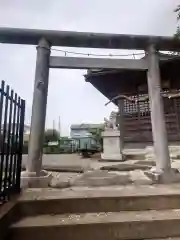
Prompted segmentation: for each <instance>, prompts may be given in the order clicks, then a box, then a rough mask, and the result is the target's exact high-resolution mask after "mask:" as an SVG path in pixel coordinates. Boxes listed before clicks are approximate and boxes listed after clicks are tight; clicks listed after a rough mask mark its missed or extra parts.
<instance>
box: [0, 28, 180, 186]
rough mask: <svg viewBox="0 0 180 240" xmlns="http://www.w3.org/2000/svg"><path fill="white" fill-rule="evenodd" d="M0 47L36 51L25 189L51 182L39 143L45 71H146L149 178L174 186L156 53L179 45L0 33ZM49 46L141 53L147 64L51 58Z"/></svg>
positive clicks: (146, 39) (117, 37)
mask: <svg viewBox="0 0 180 240" xmlns="http://www.w3.org/2000/svg"><path fill="white" fill-rule="evenodd" d="M0 43H9V44H26V45H37V61H36V72H35V83H34V93H33V105H32V118H31V131H30V141H29V153H28V161H27V166H26V172H25V173H24V174H23V175H22V176H23V178H26V180H27V181H28V183H32V182H35V183H36V184H39V186H41V185H42V184H44V183H46V184H47V183H48V181H49V176H48V175H46V173H45V172H43V171H42V143H43V136H44V128H45V118H46V104H47V94H48V81H49V68H78V69H101V68H104V69H137V70H142V71H147V82H148V92H149V98H150V106H151V122H152V133H153V141H154V148H155V156H156V168H155V170H154V171H153V172H152V173H151V175H152V176H151V177H155V178H156V177H158V180H159V179H160V180H161V181H164V182H168V181H169V182H171V181H176V180H177V175H178V177H179V174H177V175H176V173H175V172H174V171H173V170H172V169H171V163H170V157H169V150H168V141H167V133H166V126H165V117H164V110H163V102H162V98H161V95H160V90H161V86H160V70H159V59H158V55H157V50H161V51H179V50H180V40H178V39H176V38H172V37H158V36H140V35H123V34H99V33H80V32H64V31H49V30H31V29H16V28H0ZM51 46H68V47H85V48H107V49H136V50H145V51H146V53H147V60H145V59H140V60H135V59H132V60H131V59H97V58H76V57H53V56H50V50H51Z"/></svg>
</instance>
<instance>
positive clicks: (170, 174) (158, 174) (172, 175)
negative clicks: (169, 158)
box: [144, 167, 180, 184]
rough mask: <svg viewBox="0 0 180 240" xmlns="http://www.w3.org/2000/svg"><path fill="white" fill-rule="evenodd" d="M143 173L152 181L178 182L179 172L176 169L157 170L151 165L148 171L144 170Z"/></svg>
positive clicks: (179, 178)
mask: <svg viewBox="0 0 180 240" xmlns="http://www.w3.org/2000/svg"><path fill="white" fill-rule="evenodd" d="M144 174H145V175H146V176H147V177H148V178H149V179H151V180H152V182H153V183H157V184H158V183H164V184H168V183H177V182H180V172H179V170H178V169H175V168H171V169H170V170H168V171H163V170H162V171H157V170H156V168H155V167H153V168H152V169H151V170H150V171H146V172H144Z"/></svg>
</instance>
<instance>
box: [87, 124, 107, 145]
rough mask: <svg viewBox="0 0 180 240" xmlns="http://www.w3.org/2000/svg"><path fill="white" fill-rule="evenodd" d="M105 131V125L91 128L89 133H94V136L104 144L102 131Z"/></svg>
mask: <svg viewBox="0 0 180 240" xmlns="http://www.w3.org/2000/svg"><path fill="white" fill-rule="evenodd" d="M103 131H104V128H103V127H101V128H100V127H99V128H91V129H89V133H91V134H92V136H93V137H95V139H96V141H97V142H98V143H99V144H101V145H102V141H103V140H102V132H103Z"/></svg>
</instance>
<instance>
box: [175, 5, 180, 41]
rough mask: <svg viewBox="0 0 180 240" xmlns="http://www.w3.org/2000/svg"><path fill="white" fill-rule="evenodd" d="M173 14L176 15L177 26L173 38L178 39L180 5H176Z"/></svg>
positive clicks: (179, 31) (179, 35)
mask: <svg viewBox="0 0 180 240" xmlns="http://www.w3.org/2000/svg"><path fill="white" fill-rule="evenodd" d="M174 12H175V13H176V14H177V21H178V26H177V29H176V33H175V35H174V36H175V37H178V38H179V37H180V26H179V20H180V5H178V6H177V7H176V9H175V10H174Z"/></svg>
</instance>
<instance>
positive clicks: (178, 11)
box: [174, 5, 180, 21]
mask: <svg viewBox="0 0 180 240" xmlns="http://www.w3.org/2000/svg"><path fill="white" fill-rule="evenodd" d="M174 12H175V13H177V20H178V21H179V20H180V5H178V6H177V7H176V8H175V9H174Z"/></svg>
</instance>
